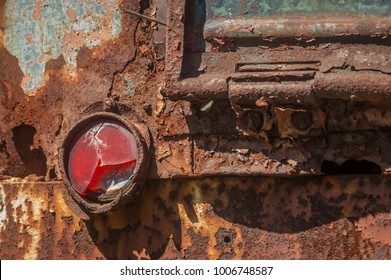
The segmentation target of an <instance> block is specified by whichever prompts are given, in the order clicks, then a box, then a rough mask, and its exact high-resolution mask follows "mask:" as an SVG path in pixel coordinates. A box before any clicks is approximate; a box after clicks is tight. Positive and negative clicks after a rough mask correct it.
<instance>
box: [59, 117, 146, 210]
mask: <svg viewBox="0 0 391 280" xmlns="http://www.w3.org/2000/svg"><path fill="white" fill-rule="evenodd" d="M134 118H135V117H134V116H132V118H131V119H132V120H133V119H134ZM100 119H111V120H114V121H117V122H120V123H122V124H123V125H124V126H125V127H126V128H127V129H129V131H130V132H131V133H132V134H133V136H134V138H135V140H136V145H137V156H138V158H137V161H136V167H135V169H134V172H133V175H132V178H131V179H130V181H129V182H128V183H127V184H126V185H125V186H124V187H123V188H121V189H120V190H117V191H113V192H112V193H110V194H103V195H100V196H99V197H98V202H92V201H88V200H86V199H84V198H83V197H82V196H81V195H80V194H79V193H78V192H77V191H76V190H75V189H74V188H73V187H72V184H71V183H70V181H69V178H68V172H67V163H68V158H67V157H68V148H69V145H70V144H71V143H72V142H73V139H74V137H75V136H76V135H77V133H79V132H80V130H81V129H83V128H84V127H85V126H86V125H88V124H90V123H91V122H93V121H96V120H100ZM140 124H141V122H138V123H137V125H135V124H133V123H132V122H131V121H129V120H128V118H127V117H126V116H121V115H117V114H114V113H108V112H98V113H94V114H91V115H88V116H86V117H83V118H82V119H81V120H80V121H79V122H77V123H75V124H74V125H73V126H72V127H71V128H70V130H69V132H68V134H67V136H66V137H65V139H64V142H63V143H62V145H61V148H60V151H59V167H60V171H61V176H62V180H63V182H64V185H65V188H66V191H67V193H68V194H69V195H70V196H71V197H72V198H73V199H74V200H75V201H76V202H77V203H78V204H79V205H80V206H81V207H82V208H83V209H82V210H83V211H84V210H86V211H85V212H86V214H90V213H93V214H99V213H105V212H107V211H110V210H112V209H114V208H116V207H117V206H119V205H121V204H124V203H127V202H131V201H132V200H133V199H134V198H135V196H136V195H137V194H138V192H139V190H140V188H141V187H142V184H143V182H144V180H145V178H146V175H147V171H148V167H149V152H148V148H149V143H150V141H149V140H150V139H145V136H146V135H149V134H148V132H147V133H143V132H141V131H140ZM142 129H143V130H144V129H145V130H146V131H147V130H148V129H147V128H146V127H142Z"/></svg>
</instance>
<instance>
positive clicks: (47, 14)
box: [4, 0, 122, 95]
mask: <svg viewBox="0 0 391 280" xmlns="http://www.w3.org/2000/svg"><path fill="white" fill-rule="evenodd" d="M119 5H120V1H119V0H104V1H99V0H88V1H78V0H52V1H48V2H43V1H30V0H13V1H7V2H6V4H5V28H4V46H5V48H6V49H7V50H8V51H9V52H10V53H11V54H13V55H14V56H16V57H17V58H18V60H19V66H20V68H21V70H22V71H23V73H24V75H25V77H24V79H23V82H22V87H23V89H24V90H25V92H26V93H27V94H30V95H34V94H35V91H36V90H37V89H39V88H40V87H41V86H43V84H44V73H45V67H46V63H47V62H48V61H49V60H51V59H57V58H59V57H60V56H61V55H63V57H64V60H65V62H66V64H67V65H68V66H70V68H71V69H73V70H75V69H76V66H77V65H76V64H77V62H76V57H77V54H78V51H79V49H80V48H81V47H87V48H92V47H94V46H97V45H99V44H101V43H103V42H105V41H108V40H111V39H114V38H118V36H119V34H120V33H121V31H122V25H121V13H120V8H119ZM72 36H74V37H73V38H71V37H72ZM70 41H71V42H72V43H70Z"/></svg>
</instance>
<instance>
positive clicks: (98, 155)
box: [68, 120, 137, 199]
mask: <svg viewBox="0 0 391 280" xmlns="http://www.w3.org/2000/svg"><path fill="white" fill-rule="evenodd" d="M136 161H137V144H136V140H135V138H134V136H133V135H132V133H131V132H130V131H129V130H128V129H127V128H126V127H125V126H124V125H123V124H121V123H119V122H117V121H114V120H98V121H95V122H93V123H91V124H90V125H88V126H87V127H85V128H84V129H82V130H81V131H80V132H79V133H78V134H77V135H76V136H75V138H74V140H73V143H72V144H71V146H70V150H69V159H68V175H69V180H70V183H71V185H72V186H73V188H74V189H75V190H76V191H77V192H78V193H79V194H81V195H82V196H83V197H86V198H87V199H93V198H94V197H95V196H96V195H99V194H102V193H109V192H113V191H116V190H119V189H121V188H122V187H124V186H125V185H126V184H127V183H128V182H129V180H130V179H131V177H132V175H133V171H134V168H135V166H136Z"/></svg>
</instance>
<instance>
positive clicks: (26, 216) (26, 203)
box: [11, 190, 46, 259]
mask: <svg viewBox="0 0 391 280" xmlns="http://www.w3.org/2000/svg"><path fill="white" fill-rule="evenodd" d="M11 204H12V208H13V213H12V217H13V219H14V222H16V223H18V224H19V225H20V231H19V232H23V231H24V229H26V232H27V233H28V234H29V236H30V237H31V242H30V244H28V245H27V249H26V252H25V254H24V256H23V258H24V259H37V258H38V250H39V243H40V240H41V234H42V232H41V228H40V221H41V211H42V209H43V208H44V205H45V204H46V203H45V201H44V200H43V199H42V198H39V197H32V196H31V194H29V193H25V192H23V191H22V190H21V191H19V192H18V196H17V198H16V199H15V200H13V201H12V202H11ZM19 207H20V208H21V213H22V215H18V214H17V213H18V208H19ZM30 207H31V209H29V208H30ZM24 241H25V239H24V238H21V239H20V243H19V244H18V246H19V248H23V247H26V244H24Z"/></svg>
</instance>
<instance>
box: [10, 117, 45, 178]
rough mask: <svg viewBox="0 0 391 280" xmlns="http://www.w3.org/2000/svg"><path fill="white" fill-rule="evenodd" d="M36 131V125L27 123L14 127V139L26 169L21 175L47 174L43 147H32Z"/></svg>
mask: <svg viewBox="0 0 391 280" xmlns="http://www.w3.org/2000/svg"><path fill="white" fill-rule="evenodd" d="M35 133H36V130H35V128H34V127H32V126H30V125H25V124H21V125H19V126H17V127H14V128H13V129H12V134H13V135H12V140H13V141H14V144H15V148H16V151H17V152H18V155H19V157H20V159H21V160H22V162H23V163H24V170H23V171H21V173H20V175H19V176H20V177H25V176H27V175H31V174H36V175H38V176H45V175H46V157H45V154H44V153H43V150H42V148H39V149H31V146H32V145H33V141H34V135H35Z"/></svg>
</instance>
